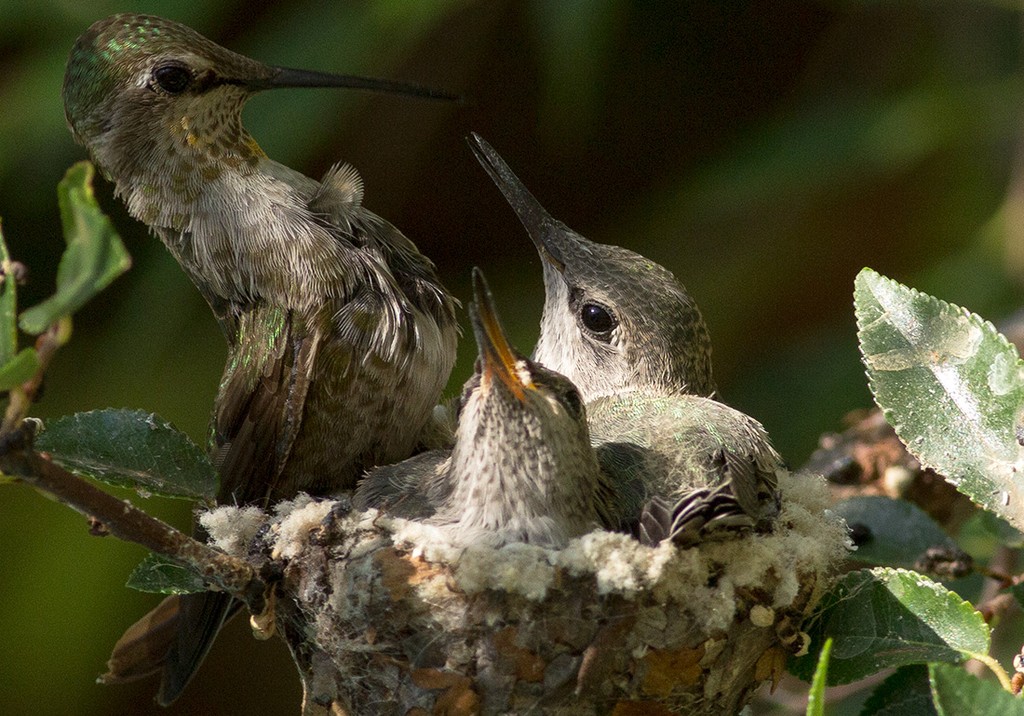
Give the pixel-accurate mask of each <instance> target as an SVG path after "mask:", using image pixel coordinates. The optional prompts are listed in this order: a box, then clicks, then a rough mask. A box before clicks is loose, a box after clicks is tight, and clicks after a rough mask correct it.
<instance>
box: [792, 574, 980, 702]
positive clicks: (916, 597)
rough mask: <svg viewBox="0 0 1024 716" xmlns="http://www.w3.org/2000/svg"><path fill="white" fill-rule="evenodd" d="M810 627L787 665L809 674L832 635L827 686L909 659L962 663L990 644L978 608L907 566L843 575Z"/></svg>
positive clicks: (805, 676)
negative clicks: (803, 650)
mask: <svg viewBox="0 0 1024 716" xmlns="http://www.w3.org/2000/svg"><path fill="white" fill-rule="evenodd" d="M808 633H809V634H810V637H811V652H810V653H809V654H807V655H806V656H803V657H800V658H798V659H794V660H793V661H792V662H791V664H790V670H791V671H792V672H793V673H794V674H796V675H797V676H799V677H800V678H802V679H805V680H806V679H809V678H810V677H811V676H812V674H813V673H814V669H815V665H816V660H817V652H818V651H820V649H821V645H822V644H824V643H825V640H826V639H827V638H829V637H832V638H833V639H835V645H834V646H833V648H832V658H831V662H830V665H829V672H828V683H829V685H834V684H846V683H849V682H851V681H856V680H857V679H861V678H863V677H865V676H868V675H870V674H873V673H875V672H877V671H880V670H881V669H886V668H890V667H897V666H903V665H906V664H922V663H927V662H932V661H948V662H952V663H959V662H961V661H964V660H965V659H968V658H971V657H972V656H974V655H978V654H981V655H985V654H987V653H988V648H989V628H988V625H987V624H985V620H984V619H982V617H981V615H980V614H979V613H978V612H976V611H975V610H974V607H972V606H971V605H970V604H969V603H968V602H965V601H964V600H962V599H961V598H960V597H958V596H957V595H956V594H955V593H953V592H951V591H949V590H948V589H946V588H945V587H943V586H942V585H941V584H939V583H938V582H934V581H932V580H930V579H928V578H927V577H925V576H923V575H921V574H918V573H917V572H912V571H909V570H903V569H888V568H876V569H870V570H868V569H865V570H860V571H858V572H851V573H849V574H846V575H844V576H843V577H842V578H841V579H840V580H839V581H838V582H836V584H835V585H834V586H833V587H832V589H831V590H829V592H828V594H826V595H825V597H824V598H823V599H822V603H821V607H820V611H819V612H818V614H817V615H816V616H815V618H814V620H813V621H812V624H811V625H810V626H809V628H808Z"/></svg>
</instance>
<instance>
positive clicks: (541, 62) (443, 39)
mask: <svg viewBox="0 0 1024 716" xmlns="http://www.w3.org/2000/svg"><path fill="white" fill-rule="evenodd" d="M1012 6H1013V3H1010V2H1009V1H1008V0H1007V1H1006V2H996V1H993V2H980V1H979V2H953V1H952V0H950V1H948V2H933V1H925V0H921V1H920V2H909V1H897V0H890V1H889V2H856V1H855V0H847V1H844V0H832V1H830V2H799V1H795V0H770V1H769V0H762V1H760V2H729V1H723V2H710V3H696V2H685V1H684V2H673V3H659V2H635V3H630V2H625V1H624V0H594V1H593V2H581V1H579V0H577V1H569V0H566V1H564V2H563V1H561V0H558V1H556V0H549V1H548V2H543V1H541V0H536V1H534V2H512V1H508V2H495V1H492V2H477V3H473V2H468V1H465V0H433V1H431V2H424V1H423V0H390V1H389V0H381V1H379V2H335V3H320V2H310V1H305V2H303V1H300V0H292V1H291V2H267V1H262V2H261V1H260V0H247V1H245V2H242V1H241V0H221V1H220V2H207V3H183V2H172V1H171V0H162V1H161V0H152V1H150V2H135V3H122V4H116V3H113V2H100V1H98V0H91V1H90V0H86V1H84V2H78V3H71V2H46V1H45V0H42V1H40V0H34V1H32V2H29V1H28V0H6V2H4V3H2V4H0V67H2V68H3V72H0V215H2V216H3V220H4V230H5V233H6V235H7V238H8V241H9V243H10V246H11V250H12V253H13V255H14V257H15V258H17V259H19V260H21V261H23V262H25V263H27V264H28V265H29V267H30V269H31V283H30V285H29V286H28V287H27V288H26V289H25V290H24V291H23V294H22V295H23V297H24V300H25V304H24V305H29V304H31V303H32V302H34V301H36V300H38V299H40V298H42V297H43V296H44V295H45V294H46V293H47V291H48V289H49V288H50V287H51V286H52V282H53V278H54V273H55V270H56V266H55V261H56V259H57V257H58V256H59V254H60V250H61V239H60V234H59V230H58V229H59V227H58V219H57V210H56V202H55V185H56V183H57V181H58V180H59V179H60V177H61V176H62V174H63V172H64V170H65V169H66V167H67V166H68V165H69V164H70V163H72V162H73V161H75V160H77V159H80V158H82V157H83V156H84V152H83V150H82V149H81V148H80V147H77V146H75V145H74V143H73V142H72V140H71V137H70V135H69V134H68V132H67V131H66V129H65V127H64V121H63V114H62V108H61V101H60V84H61V79H62V74H63V66H64V61H65V59H66V56H67V51H68V49H69V48H70V46H71V44H72V42H73V41H74V38H75V37H76V36H77V35H78V34H79V33H80V32H82V31H83V30H84V29H85V28H86V27H87V26H88V25H89V24H90V23H91V22H93V21H94V20H96V19H99V18H101V17H103V16H105V15H107V14H110V13H112V12H116V11H125V10H131V11H138V12H148V13H153V14H159V15H164V16H167V17H171V18H174V19H176V20H179V21H182V22H185V23H187V24H189V25H192V26H193V27H195V28H196V29H198V30H199V31H201V32H203V33H204V34H207V35H208V36H210V37H212V38H213V39H215V40H217V41H219V42H221V43H222V44H224V45H226V46H228V47H230V48H232V49H234V50H237V51H240V52H243V53H246V54H249V55H252V56H254V57H257V58H259V59H261V60H264V61H267V62H270V63H274V64H281V65H287V66H295V67H309V68H315V69H322V70H334V71H340V72H350V73H356V74H366V75H377V76H386V77H393V78H400V79H405V80H412V81H417V82H420V83H423V84H428V85H435V86H439V87H444V88H448V89H452V90H456V91H459V92H461V93H463V94H465V95H466V96H467V97H468V98H469V101H468V102H467V103H466V104H465V105H463V106H455V105H447V104H442V103H435V102H425V101H416V100H410V99H404V98H398V97H393V96H381V95H369V94H363V93H354V92H334V91H330V90H312V91H303V90H292V91H287V92H278V93H268V94H267V95H266V96H261V97H258V98H257V99H255V100H254V101H253V102H252V103H251V105H250V107H249V109H248V110H247V111H246V121H247V125H248V126H249V128H250V130H251V131H252V132H253V134H254V135H255V136H256V137H257V139H258V140H259V141H260V142H261V144H262V145H263V147H264V149H265V150H266V151H267V152H268V154H270V155H271V156H272V157H274V158H275V159H278V160H280V161H283V162H285V163H286V164H289V165H291V166H294V167H297V168H299V169H301V170H302V171H304V172H306V173H307V174H311V175H313V176H319V175H320V174H321V173H322V172H323V171H324V170H326V169H327V168H328V167H329V166H330V165H331V164H332V163H334V162H336V161H339V160H343V161H347V162H351V163H352V164H354V165H355V166H356V167H358V168H359V170H360V171H361V172H362V175H363V177H364V179H365V182H366V202H365V203H366V205H367V206H368V207H369V208H370V209H372V210H374V211H376V212H377V213H379V214H381V215H382V216H384V217H386V218H388V219H389V220H391V221H392V222H393V223H395V224H396V225H397V226H398V227H400V228H401V229H402V230H403V231H404V232H405V233H406V234H407V235H408V236H409V237H410V238H412V239H413V240H414V241H416V242H417V244H418V245H419V246H420V248H421V249H422V250H423V251H424V252H425V253H426V254H428V255H429V256H431V257H433V259H434V260H435V261H436V262H437V264H438V266H439V268H440V272H441V274H442V276H443V278H444V280H445V281H446V283H447V284H448V285H449V286H450V287H451V288H452V289H453V290H454V291H455V292H456V294H457V295H459V296H460V297H462V298H463V299H466V298H467V297H468V294H469V290H468V282H469V275H470V267H471V266H472V265H479V266H481V267H483V268H484V269H485V271H486V272H487V275H488V278H489V279H490V281H491V284H492V287H493V289H494V291H495V294H496V296H497V300H498V303H499V306H500V310H501V313H502V316H503V318H504V319H505V320H506V322H507V323H509V324H510V327H511V329H512V333H513V336H514V337H515V339H516V342H517V343H518V345H519V346H520V347H523V348H527V347H529V346H530V345H531V344H532V341H533V339H534V338H535V336H536V330H537V329H536V326H537V322H538V320H539V317H540V307H541V300H542V289H541V273H540V265H539V262H538V259H537V257H536V255H535V254H534V251H533V249H532V247H531V245H530V243H529V242H528V240H527V238H526V235H525V233H524V232H523V231H522V229H521V227H520V226H519V224H518V222H517V220H516V219H515V217H514V215H513V214H512V212H511V211H510V210H509V209H508V207H507V206H506V205H505V204H504V202H503V200H502V198H501V196H500V195H499V193H498V191H497V190H496V189H495V188H494V187H493V186H492V185H491V183H490V181H489V180H488V179H487V177H486V175H485V174H484V173H483V171H482V170H481V169H480V168H479V167H478V166H477V165H476V162H475V161H474V159H473V158H472V156H471V154H470V152H469V150H468V148H467V147H466V144H465V141H464V137H465V136H466V134H467V133H468V132H469V131H471V130H472V131H477V132H479V133H480V134H482V135H483V136H484V137H485V138H486V139H488V140H489V141H490V142H491V143H492V144H493V145H494V146H495V147H496V148H497V149H498V151H499V152H501V153H502V154H503V155H504V156H505V158H506V159H507V160H508V162H509V163H510V164H511V165H512V167H513V168H514V169H515V171H516V172H517V173H518V174H519V175H520V177H521V178H522V179H523V181H524V182H525V183H526V184H527V185H528V186H529V187H530V188H531V189H532V190H533V192H534V193H535V194H536V195H537V197H538V198H539V199H540V200H541V201H542V202H543V203H544V204H545V205H546V206H547V207H548V208H549V209H550V211H551V213H552V214H553V215H555V216H556V217H558V218H560V219H562V220H564V221H565V222H566V223H567V224H569V225H570V226H572V227H573V228H575V229H576V230H577V231H579V232H580V233H582V234H584V235H585V236H588V237H590V238H592V239H595V240H598V241H602V242H607V243H616V244H621V245H624V246H627V247H629V248H632V249H634V250H637V251H640V252H642V253H644V254H646V255H649V256H650V257H652V258H654V259H655V260H657V261H659V262H661V263H663V264H665V265H666V266H668V267H669V268H670V269H672V270H673V271H674V272H675V273H676V275H677V276H678V277H679V279H680V280H681V281H683V282H684V283H685V284H686V285H687V286H688V288H689V289H690V291H691V292H692V293H693V294H694V296H695V297H696V299H697V301H698V302H699V303H700V305H701V306H702V307H703V310H704V312H705V316H706V318H707V321H708V323H709V325H710V328H711V333H712V337H713V339H714V341H715V360H716V371H717V377H718V382H719V385H720V386H721V388H722V393H723V396H724V397H725V399H726V400H727V401H728V402H730V403H732V404H734V405H736V406H737V407H740V408H742V409H744V410H746V411H747V412H749V413H751V414H752V415H754V416H755V417H757V418H759V419H760V420H761V421H762V422H764V423H765V425H766V426H767V427H768V429H769V431H770V432H771V433H772V435H773V436H774V437H775V439H776V442H777V443H778V445H779V447H780V449H781V450H782V452H783V453H784V454H785V455H787V457H788V458H789V460H790V462H791V463H792V464H794V465H798V464H800V463H801V462H802V461H803V460H804V458H805V457H806V456H807V454H808V453H809V452H810V450H811V449H812V448H813V447H814V444H815V441H816V439H817V436H818V434H819V433H821V432H822V431H825V430H829V429H834V428H836V427H837V426H838V424H839V420H840V418H841V416H842V415H843V414H844V413H846V412H847V411H848V410H850V409H852V408H857V407H863V406H866V405H868V404H869V402H870V397H869V395H868V393H867V390H866V387H865V380H864V377H863V372H862V369H861V366H860V363H859V360H858V354H857V349H856V342H855V331H854V322H853V314H852V308H851V291H852V280H853V277H854V275H855V274H856V272H857V270H859V269H860V268H861V267H862V266H864V265H869V266H872V267H874V268H876V269H878V270H879V271H881V272H883V273H885V274H887V275H889V276H892V277H894V278H897V279H899V280H901V281H904V282H906V283H909V284H911V285H914V286H916V287H917V288H920V289H922V290H926V291H928V292H931V293H933V294H935V295H938V296H940V297H942V298H945V299H947V300H951V301H955V302H957V303H961V304H963V305H966V306H968V307H970V308H971V309H973V310H975V311H978V312H980V313H982V314H983V315H986V316H989V317H992V318H997V317H999V316H1003V315H1007V314H1009V313H1010V312H1011V310H1012V309H1014V308H1015V307H1016V304H1017V303H1018V302H1019V299H1020V296H1021V290H1020V289H1021V287H1020V284H1019V281H1020V279H1021V278H1022V277H1024V242H1021V228H1020V220H1019V219H1020V212H1021V209H1020V206H1019V202H1020V201H1021V197H1020V196H1019V195H1018V194H1019V193H1020V187H1017V189H1016V190H1015V189H1014V187H1016V181H1017V180H1016V179H1015V177H1016V171H1015V168H1014V164H1015V152H1016V145H1017V140H1018V136H1019V128H1020V123H1021V117H1020V112H1019V107H1020V102H1021V94H1022V92H1021V73H1020V70H1019V56H1020V46H1021V17H1020V15H1019V14H1018V13H1017V12H1016V11H1014V10H1013V9H1012ZM99 196H100V200H101V202H102V203H103V205H104V206H105V207H106V208H107V209H108V210H109V212H110V213H111V214H112V215H113V218H114V220H115V222H116V224H117V226H118V227H119V228H120V230H121V231H122V232H123V235H124V237H125V240H126V243H127V245H128V248H129V250H130V251H131V253H132V254H133V257H134V260H135V266H134V268H133V269H132V270H131V271H130V272H129V274H128V275H127V276H126V277H124V278H122V279H120V280H118V281H117V282H116V283H115V285H114V286H113V287H111V288H110V289H109V290H107V291H106V292H105V293H104V294H103V295H102V296H101V297H100V298H99V299H98V300H96V301H95V302H94V303H92V304H91V305H89V306H88V307H87V308H86V309H85V310H84V311H82V312H81V313H80V314H79V315H77V316H76V318H75V331H76V334H75V337H74V339H73V340H72V342H71V344H70V345H69V346H68V347H67V348H66V349H65V350H64V351H63V353H62V354H61V355H60V356H59V359H58V361H57V363H56V365H55V368H54V369H53V370H52V372H51V374H50V376H49V378H48V388H47V391H46V395H45V396H44V398H43V401H42V402H41V403H40V404H39V405H38V408H37V411H36V412H37V414H39V415H40V416H42V417H44V418H45V417H49V416H54V415H60V414H65V413H69V412H74V411H79V410H88V409H92V408H99V407H106V406H129V407H138V408H145V409H149V410H153V411H155V412H157V413H159V414H160V415H162V416H163V417H165V418H167V419H169V420H171V421H172V422H174V423H175V424H177V425H178V426H179V427H181V428H183V429H185V430H187V431H188V432H189V433H191V434H192V435H193V436H194V437H195V438H196V439H197V440H202V439H203V436H204V434H205V426H206V420H207V417H208V414H209V409H210V404H211V400H212V397H213V395H214V391H215V388H216V383H217V380H218V377H219V375H220V370H221V367H222V361H223V355H224V346H223V339H222V338H221V337H220V335H219V334H218V332H217V329H216V328H215V326H214V322H213V320H212V318H211V316H210V314H209V311H208V309H207V308H206V306H205V304H204V303H203V302H202V301H201V299H200V298H199V296H198V294H197V293H196V291H195V290H194V289H193V287H192V286H191V285H190V284H189V283H188V282H187V280H186V279H185V277H184V275H183V274H182V273H181V271H180V270H179V269H178V267H177V265H176V264H175V263H174V261H173V260H172V259H171V258H170V256H169V255H168V254H167V252H166V251H165V250H164V249H163V247H162V246H161V244H160V243H159V242H158V241H156V240H155V239H153V238H151V237H149V236H148V235H147V234H146V232H145V230H144V229H143V228H142V227H141V226H140V225H139V224H137V223H136V222H134V221H133V220H131V219H130V218H128V217H127V216H126V214H125V213H124V211H123V209H122V207H121V206H120V205H119V204H118V203H117V202H116V201H115V200H114V199H113V198H112V196H111V191H110V187H109V185H107V184H105V183H101V184H100V186H99ZM472 353H473V349H472V346H471V341H468V340H466V341H464V342H463V344H462V346H461V348H460V355H461V360H460V364H459V365H458V366H457V368H456V371H455V373H454V375H453V377H452V383H451V385H450V386H449V390H450V391H455V390H456V389H457V387H458V386H459V385H460V383H461V382H462V381H463V380H464V379H465V378H466V377H467V375H468V374H469V371H470V365H471V363H470V361H471V359H472ZM339 438H340V439H343V436H339ZM0 499H2V505H3V507H2V509H0V515H2V520H0V540H2V542H3V547H2V564H3V565H4V569H3V575H4V576H3V578H2V580H0V635H2V642H3V645H4V648H3V650H2V656H0V674H2V677H0V711H3V712H4V713H11V714H21V713H26V714H27V713H51V712H53V713H76V714H91V713H96V714H137V713H149V712H151V711H159V710H158V709H156V707H155V706H152V695H153V692H154V691H155V684H154V683H153V682H142V683H139V684H137V685H132V686H125V687H100V686H96V685H94V683H93V680H94V678H95V676H96V675H97V674H98V673H100V672H101V671H102V670H103V664H104V661H105V659H106V657H107V655H108V652H109V648H110V646H111V645H112V643H113V642H114V641H115V639H116V638H117V637H118V636H119V635H120V633H121V631H122V629H123V628H124V627H125V626H126V625H127V624H128V623H130V622H131V621H133V620H134V619H135V618H137V617H138V616H140V615H141V614H142V613H143V612H144V611H145V610H146V609H147V608H148V607H149V606H151V605H152V604H153V603H155V601H156V599H155V597H152V596H151V595H143V594H138V593H134V592H130V591H128V590H126V589H124V588H123V586H122V584H123V582H124V579H125V577H126V575H127V573H128V572H129V571H130V569H131V567H132V566H133V565H134V564H135V562H137V561H138V559H140V558H141V557H142V556H143V553H142V551H141V550H140V549H138V548H136V547H133V546H130V545H125V544H120V543H117V542H114V541H113V540H110V539H106V540H103V539H97V538H93V537H89V536H87V534H86V525H85V522H84V521H83V520H82V519H81V518H79V517H78V516H76V515H75V514H73V513H72V512H70V511H69V510H66V509H64V508H62V507H60V506H58V505H56V504H54V503H52V502H49V501H47V500H44V499H40V498H39V496H37V495H34V494H31V493H30V492H29V491H28V490H27V489H25V488H18V487H7V488H3V489H0ZM144 504H145V506H146V508H147V509H149V510H151V511H153V512H155V513H157V514H160V515H162V516H164V517H165V518H166V519H169V520H173V521H175V522H176V523H177V524H179V525H182V526H184V525H187V524H188V506H187V505H186V504H184V503H174V502H170V501H160V500H150V501H146V502H145V503H144ZM298 699H299V687H298V683H297V679H296V678H295V671H294V668H293V667H292V666H291V664H290V660H289V658H288V655H287V653H286V650H285V649H284V647H283V646H282V645H281V643H280V642H278V641H276V640H275V641H272V642H269V643H262V642H255V641H253V640H252V639H251V637H250V636H249V635H248V634H247V627H246V625H245V624H244V620H236V623H234V624H233V625H232V626H231V627H230V628H229V629H228V630H227V632H226V633H225V634H224V635H222V638H221V639H220V640H219V641H218V643H217V645H216V647H215V648H214V651H213V653H212V655H211V657H210V659H209V660H208V661H207V664H206V666H205V667H204V668H203V669H202V670H201V671H200V674H199V676H198V677H197V679H196V681H195V682H194V684H193V685H192V686H191V687H190V689H189V690H188V691H187V692H186V695H185V696H184V697H183V698H182V700H181V701H180V702H179V703H178V704H175V706H174V707H173V708H171V709H168V710H166V711H162V713H168V714H173V713H225V714H227V713H296V712H297V708H298Z"/></svg>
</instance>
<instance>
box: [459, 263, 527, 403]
mask: <svg viewBox="0 0 1024 716" xmlns="http://www.w3.org/2000/svg"><path fill="white" fill-rule="evenodd" d="M469 317H470V320H471V321H472V323H473V334H474V335H475V336H476V344H477V349H478V350H479V352H480V362H481V366H480V370H481V372H482V374H483V377H484V378H485V379H491V380H493V379H494V378H497V379H498V380H500V381H501V382H502V383H504V384H505V385H506V386H508V389H509V390H510V391H511V392H512V395H514V396H515V397H516V398H518V399H519V400H525V398H526V390H527V389H529V390H534V389H535V387H534V384H533V381H531V380H530V379H529V377H526V378H525V380H524V377H523V376H522V374H521V373H520V371H519V370H517V369H516V364H517V363H518V362H519V360H520V358H521V357H520V356H519V355H518V354H517V353H516V351H515V349H514V348H513V347H512V346H511V345H510V344H509V342H508V338H507V337H506V336H505V331H504V330H503V329H502V327H501V323H499V322H498V314H497V313H496V312H495V310H494V299H493V298H492V296H491V291H490V289H489V288H488V287H487V281H486V279H484V274H483V272H482V271H481V270H480V269H478V268H474V269H473V304H472V305H471V306H470V307H469Z"/></svg>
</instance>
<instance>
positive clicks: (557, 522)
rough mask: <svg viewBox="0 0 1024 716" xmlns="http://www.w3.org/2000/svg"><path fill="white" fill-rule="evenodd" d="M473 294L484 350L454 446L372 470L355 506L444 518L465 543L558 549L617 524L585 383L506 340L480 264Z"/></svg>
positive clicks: (464, 399) (461, 407)
mask: <svg viewBox="0 0 1024 716" xmlns="http://www.w3.org/2000/svg"><path fill="white" fill-rule="evenodd" d="M473 296H474V304H473V305H471V306H470V318H471V320H472V323H473V333H474V335H475V336H476V343H477V350H478V357H477V363H476V371H475V373H474V374H473V376H472V377H471V378H470V379H469V381H468V382H467V383H466V385H465V388H464V390H463V393H462V398H461V400H460V404H459V412H458V426H457V427H456V430H455V444H454V446H453V447H452V449H451V450H450V451H433V452H430V453H424V454H422V455H418V456H416V457H413V458H410V459H409V460H406V461H405V462H402V463H399V464H397V465H391V466H387V467H380V468H377V469H375V470H373V471H372V472H370V473H369V475H367V477H366V479H365V480H364V481H363V482H362V484H361V485H360V486H359V488H358V489H357V490H356V494H355V499H354V506H355V507H356V508H358V509H366V508H368V507H377V508H379V509H383V510H385V511H387V512H388V513H389V514H391V515H394V516H396V517H404V518H408V519H417V520H422V521H425V522H427V523H430V524H435V525H438V526H439V527H440V528H441V529H443V530H444V531H445V532H446V533H447V535H448V536H449V538H450V539H451V541H452V542H453V543H455V544H458V545H469V544H488V545H491V546H500V545H502V544H505V543H507V542H529V543H532V544H538V545H541V546H544V547H548V548H561V547H564V546H565V545H566V544H567V543H568V541H569V540H570V539H572V538H573V537H577V536H580V535H582V534H586V533H587V532H590V531H591V530H593V529H596V528H597V527H599V526H607V527H612V528H614V526H615V523H616V521H617V520H616V519H615V514H616V509H615V508H616V505H615V502H616V501H615V499H614V494H613V487H612V485H611V483H610V481H609V480H608V478H607V477H606V476H605V475H604V474H603V473H602V472H601V468H600V466H599V465H598V462H597V457H596V455H595V453H594V450H593V448H592V447H591V445H590V437H589V434H588V431H587V421H586V414H585V409H584V407H583V401H582V400H581V398H580V395H579V392H578V391H577V390H576V388H575V386H573V384H572V383H571V382H570V381H569V380H568V379H566V378H565V377H564V376H562V375H559V374H558V373H556V372H554V371H552V370H548V369H547V368H545V367H544V366H541V365H539V364H538V363H536V362H534V361H532V360H530V359H528V358H526V357H525V356H523V355H522V354H520V353H519V352H518V351H516V349H515V348H513V347H512V346H511V345H510V344H509V342H508V338H507V337H506V336H505V333H504V331H503V330H502V327H501V324H500V323H499V321H498V316H497V313H496V312H495V309H494V303H493V299H492V297H491V294H490V291H489V290H488V288H487V284H486V282H485V280H484V277H483V274H482V273H481V272H480V271H479V269H474V271H473Z"/></svg>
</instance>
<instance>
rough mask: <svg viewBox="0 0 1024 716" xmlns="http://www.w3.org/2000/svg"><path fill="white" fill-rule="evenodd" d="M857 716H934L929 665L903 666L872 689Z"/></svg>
mask: <svg viewBox="0 0 1024 716" xmlns="http://www.w3.org/2000/svg"><path fill="white" fill-rule="evenodd" d="M860 716H936V712H935V706H934V705H933V704H932V689H931V686H930V685H929V683H928V667H926V666H924V665H923V664H914V665H913V666H904V667H903V668H901V669H898V670H897V671H896V673H895V674H893V675H892V676H890V677H889V678H887V679H886V680H885V681H883V682H882V683H881V684H879V685H878V687H877V688H876V689H875V690H874V691H872V692H871V696H869V697H868V700H867V701H865V702H864V708H863V709H861V712H860Z"/></svg>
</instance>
